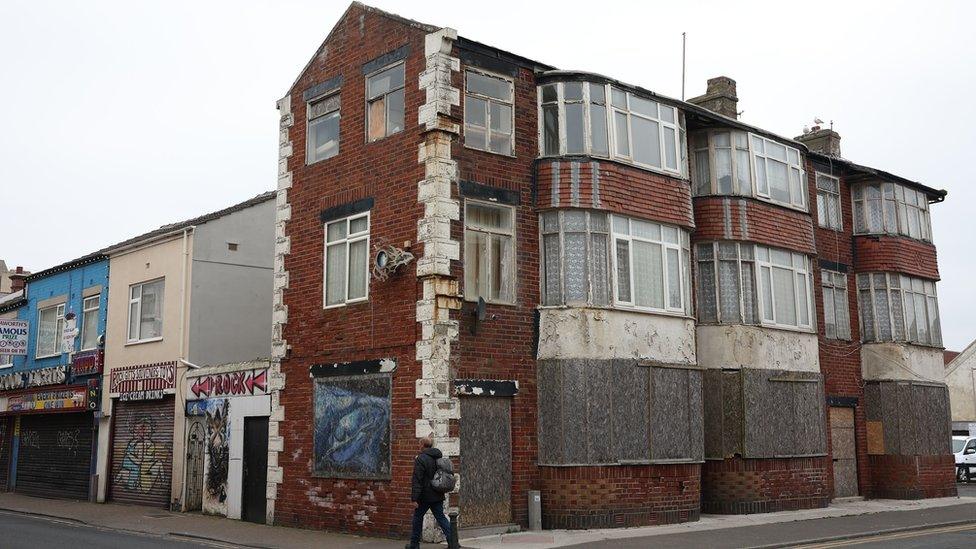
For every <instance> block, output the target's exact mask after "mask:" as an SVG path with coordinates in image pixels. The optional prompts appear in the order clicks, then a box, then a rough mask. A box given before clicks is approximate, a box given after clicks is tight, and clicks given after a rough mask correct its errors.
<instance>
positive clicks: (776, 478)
mask: <svg viewBox="0 0 976 549" xmlns="http://www.w3.org/2000/svg"><path fill="white" fill-rule="evenodd" d="M829 476H830V458H827V457H815V458H778V459H744V458H739V457H736V458H728V459H724V460H721V461H719V460H708V461H706V462H705V464H704V465H702V505H701V507H702V512H703V513H723V514H734V515H738V514H748V513H769V512H774V511H793V510H796V509H814V508H818V507H826V506H827V504H828V503H829V501H830V491H829V489H828V486H827V482H828V477H829Z"/></svg>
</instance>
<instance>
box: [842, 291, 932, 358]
mask: <svg viewBox="0 0 976 549" xmlns="http://www.w3.org/2000/svg"><path fill="white" fill-rule="evenodd" d="M857 291H858V299H859V303H860V310H861V336H862V339H863V341H864V342H865V343H867V342H883V341H906V342H909V343H919V344H922V345H934V346H941V345H942V327H941V325H940V322H939V303H938V296H937V295H936V292H935V282H933V281H931V280H924V279H921V278H914V277H908V276H905V275H901V274H896V273H862V274H858V275H857Z"/></svg>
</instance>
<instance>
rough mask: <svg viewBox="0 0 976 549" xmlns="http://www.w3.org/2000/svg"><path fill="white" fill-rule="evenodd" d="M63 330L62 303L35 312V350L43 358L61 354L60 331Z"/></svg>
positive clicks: (38, 356)
mask: <svg viewBox="0 0 976 549" xmlns="http://www.w3.org/2000/svg"><path fill="white" fill-rule="evenodd" d="M63 331H64V303H62V304H60V305H55V306H53V307H47V308H46V309H41V310H39V311H38V312H37V350H36V352H35V356H36V357H37V358H43V357H46V356H55V355H59V354H61V352H62V351H61V332H63Z"/></svg>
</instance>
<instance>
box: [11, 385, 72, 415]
mask: <svg viewBox="0 0 976 549" xmlns="http://www.w3.org/2000/svg"><path fill="white" fill-rule="evenodd" d="M87 395H88V391H87V389H86V388H85V387H68V388H66V389H53V390H45V391H35V392H32V393H24V394H21V395H12V396H10V397H8V398H7V406H6V408H4V411H6V412H45V411H50V410H58V411H63V412H75V411H83V410H85V409H86V407H87V401H86V399H87Z"/></svg>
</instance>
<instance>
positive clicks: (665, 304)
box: [611, 215, 691, 313]
mask: <svg viewBox="0 0 976 549" xmlns="http://www.w3.org/2000/svg"><path fill="white" fill-rule="evenodd" d="M611 231H612V239H613V246H612V249H613V253H612V254H611V257H612V259H613V266H614V282H615V284H614V290H615V292H614V303H615V304H616V305H617V306H620V307H633V308H635V309H645V310H652V311H666V312H673V313H690V308H689V306H688V304H689V303H690V301H691V300H690V298H689V296H688V291H689V290H688V280H689V272H688V271H689V270H690V269H689V258H688V256H689V253H688V233H687V232H685V231H682V230H680V229H678V228H677V227H672V226H669V225H661V224H658V223H652V222H649V221H641V220H638V219H631V218H627V217H622V216H617V215H615V216H613V222H612V225H611Z"/></svg>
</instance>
